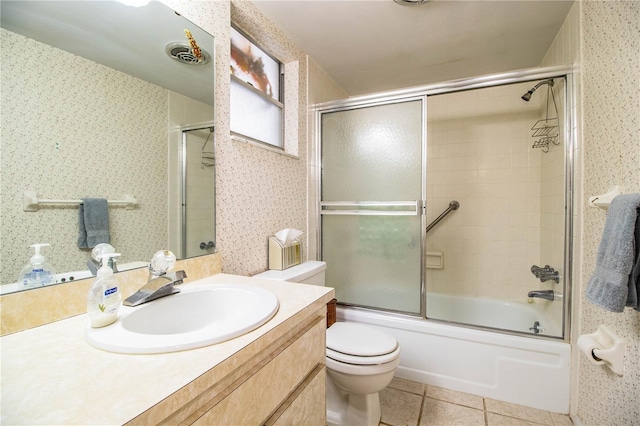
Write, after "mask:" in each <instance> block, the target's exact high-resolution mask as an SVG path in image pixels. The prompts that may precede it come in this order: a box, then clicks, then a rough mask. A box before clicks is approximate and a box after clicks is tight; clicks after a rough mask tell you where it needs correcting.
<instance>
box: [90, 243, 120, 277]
mask: <svg viewBox="0 0 640 426" xmlns="http://www.w3.org/2000/svg"><path fill="white" fill-rule="evenodd" d="M115 252H116V249H115V248H113V246H112V245H111V244H108V243H100V244H98V245H97V246H95V247H94V248H93V250H91V258H90V259H89V260H87V269H89V272H91V275H93V276H94V277H95V276H96V275H97V274H98V269H100V267H101V266H102V255H104V254H107V253H115ZM108 266H109V268H111V270H112V271H113V272H118V265H117V264H116V258H115V257H110V258H109V264H108Z"/></svg>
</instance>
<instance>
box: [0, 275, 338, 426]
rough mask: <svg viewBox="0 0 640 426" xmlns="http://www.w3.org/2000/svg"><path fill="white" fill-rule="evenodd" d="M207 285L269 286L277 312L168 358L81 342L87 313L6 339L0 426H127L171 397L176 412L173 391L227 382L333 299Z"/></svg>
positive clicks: (0, 342) (310, 290)
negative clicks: (299, 318) (210, 378)
mask: <svg viewBox="0 0 640 426" xmlns="http://www.w3.org/2000/svg"><path fill="white" fill-rule="evenodd" d="M204 280H207V281H208V282H211V283H216V284H223V283H226V284H246V285H256V286H258V287H262V288H265V289H267V290H270V291H272V292H273V293H274V294H275V295H276V296H277V297H278V301H279V303H280V307H279V309H278V312H277V313H276V315H275V316H274V317H273V318H272V319H271V320H270V321H268V322H267V323H266V324H264V325H262V326H261V327H259V328H257V329H256V330H254V331H252V332H250V333H247V334H245V335H243V336H240V337H237V338H235V339H232V340H229V341H227V342H222V343H219V344H215V345H211V346H207V347H204V348H199V349H192V350H187V351H182V352H174V353H166V354H155V355H127V354H118V353H111V352H106V351H103V350H100V349H96V348H94V347H93V346H90V345H89V344H88V343H86V342H85V340H84V332H85V328H86V326H87V324H88V321H89V317H88V316H87V315H86V314H83V315H78V316H75V317H72V318H68V319H65V320H62V321H58V322H54V323H51V324H47V325H44V326H40V327H37V328H33V329H30V330H26V331H22V332H19V333H15V334H11V335H8V336H4V337H2V338H1V339H0V348H1V351H2V375H1V377H0V388H1V395H2V400H1V403H2V405H1V418H0V423H2V424H7V425H9V424H11V425H17V424H65V425H69V424H124V423H127V422H128V421H131V420H132V419H134V418H135V417H136V416H138V415H140V414H142V413H143V412H145V411H146V410H148V409H149V408H151V407H154V406H156V405H157V404H159V403H160V402H161V401H163V400H166V399H171V398H174V399H176V400H175V401H171V404H167V406H172V407H173V410H175V409H177V408H179V407H180V406H181V405H182V404H184V403H185V401H181V400H179V399H180V398H185V396H184V394H185V392H181V393H180V394H178V393H176V392H178V391H179V390H181V389H183V388H185V387H186V386H188V385H189V384H190V383H192V382H193V381H194V380H196V379H197V378H198V377H200V376H202V375H203V374H205V373H207V374H209V375H211V374H214V376H216V377H220V378H221V377H223V376H224V375H226V374H228V373H229V372H230V371H233V370H234V368H236V367H237V366H238V365H240V364H241V363H242V362H244V361H245V360H248V359H249V358H250V357H251V356H253V355H255V353H257V352H259V351H260V350H261V349H262V348H264V347H265V346H266V345H268V344H270V343H271V342H273V341H275V339H277V337H278V336H280V335H281V333H279V331H280V330H281V329H282V331H283V332H284V331H286V329H289V328H291V327H292V326H293V325H292V323H293V322H295V320H294V319H293V318H292V317H294V316H296V315H298V314H303V313H304V312H303V311H305V310H309V311H310V312H311V311H316V310H317V309H321V308H322V307H323V306H324V305H326V304H327V303H328V302H329V301H330V300H331V299H332V298H333V289H331V288H326V287H318V286H311V285H304V284H293V283H287V282H278V281H269V280H264V279H260V278H248V277H242V276H235V275H228V274H218V275H214V276H212V277H208V278H205V279H204ZM198 282H199V281H194V282H193V283H198ZM188 285H190V284H185V286H188ZM150 303H153V302H150ZM308 308H311V309H308ZM305 312H306V311H305ZM288 320H291V321H288ZM271 331H273V332H271ZM187 393H188V392H187ZM193 396H195V395H193ZM165 402H166V401H165ZM167 414H169V413H167Z"/></svg>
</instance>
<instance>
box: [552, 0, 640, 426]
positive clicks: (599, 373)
mask: <svg viewBox="0 0 640 426" xmlns="http://www.w3.org/2000/svg"><path fill="white" fill-rule="evenodd" d="M639 23H640V3H639V2H637V1H635V2H606V1H590V2H579V3H576V4H575V5H574V7H573V9H572V10H571V12H570V14H569V15H568V17H567V19H566V21H565V23H564V25H563V27H562V29H561V30H560V32H559V33H558V35H557V37H556V40H555V41H554V44H553V45H552V47H551V48H550V49H549V51H548V53H547V56H546V57H545V59H544V61H543V63H542V65H553V64H560V63H574V64H575V65H576V71H577V74H576V75H577V76H578V85H577V87H576V89H577V92H578V93H577V98H578V100H579V102H580V101H581V103H579V104H578V105H577V109H578V111H577V115H578V117H582V122H581V123H578V125H577V126H576V128H575V129H574V131H575V132H576V133H577V135H578V138H577V140H578V146H577V147H576V149H575V151H574V156H575V160H576V163H575V166H576V171H575V175H576V185H575V186H576V203H575V207H576V209H575V219H576V222H577V226H576V227H575V235H574V239H575V240H574V285H573V298H574V309H573V314H572V318H573V332H572V341H573V342H575V341H576V339H577V337H578V335H579V334H583V333H591V332H593V331H595V329H596V328H597V327H598V325H600V324H605V325H608V326H609V327H610V328H611V329H612V330H614V331H615V332H616V333H618V335H620V336H621V337H623V338H624V339H625V340H626V343H627V350H626V354H625V360H624V369H625V372H624V376H622V377H618V376H616V375H615V374H613V373H612V372H611V371H610V370H608V369H607V368H604V367H601V366H598V365H594V364H592V363H591V362H589V361H588V360H587V359H586V357H584V356H583V355H582V354H581V353H580V352H579V351H575V353H574V357H573V362H572V365H573V366H574V368H573V373H572V374H573V378H572V394H573V395H572V414H573V415H577V417H578V419H579V420H580V421H581V422H582V424H584V425H587V426H588V425H618V424H636V423H637V422H638V419H639V418H640V406H639V405H638V400H640V385H639V384H638V383H639V382H640V362H639V360H638V356H637V355H638V353H639V352H640V313H638V312H636V311H634V310H631V309H629V308H627V309H625V311H624V312H623V313H621V314H615V313H610V312H607V311H604V310H602V309H600V308H598V307H596V306H595V305H592V304H591V303H589V302H587V301H586V300H585V299H584V296H583V294H584V291H585V288H586V285H587V282H588V280H589V278H590V276H591V274H592V273H593V271H594V269H595V258H596V253H597V249H598V245H599V243H600V238H601V236H602V230H603V228H604V223H605V220H606V212H605V211H604V210H601V209H597V208H591V207H587V206H586V201H587V199H588V197H589V196H591V195H596V194H601V193H603V192H606V190H607V189H608V187H609V186H610V185H614V184H619V185H623V186H624V187H625V192H639V191H640V140H639V137H638V134H639V131H640V123H639V117H640V103H639V102H638V98H637V97H635V96H630V94H634V93H635V92H636V91H637V88H638V87H640V76H639V74H638V69H640V55H638V52H639V51H640V27H639ZM580 82H581V84H580Z"/></svg>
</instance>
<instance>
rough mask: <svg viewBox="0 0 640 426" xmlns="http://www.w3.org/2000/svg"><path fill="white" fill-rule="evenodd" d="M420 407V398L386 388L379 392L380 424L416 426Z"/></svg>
mask: <svg viewBox="0 0 640 426" xmlns="http://www.w3.org/2000/svg"><path fill="white" fill-rule="evenodd" d="M421 405H422V396H419V395H415V394H413V393H409V392H404V391H401V390H398V389H392V388H386V389H384V390H383V391H382V392H380V408H381V410H382V419H381V422H382V423H384V424H387V425H392V426H416V425H417V424H418V416H419V415H420V407H421Z"/></svg>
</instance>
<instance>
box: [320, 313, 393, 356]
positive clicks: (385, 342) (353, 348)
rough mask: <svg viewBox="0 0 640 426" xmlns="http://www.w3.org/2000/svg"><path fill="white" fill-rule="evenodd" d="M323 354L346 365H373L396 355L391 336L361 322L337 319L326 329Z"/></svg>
mask: <svg viewBox="0 0 640 426" xmlns="http://www.w3.org/2000/svg"><path fill="white" fill-rule="evenodd" d="M326 337H327V352H326V353H327V357H329V358H331V359H333V360H335V361H338V362H344V363H347V364H354V365H374V364H384V363H388V362H391V361H393V360H395V359H397V358H398V356H399V354H400V350H399V347H398V342H397V341H396V339H394V338H393V337H392V336H390V335H388V334H386V333H383V332H381V331H378V330H377V329H375V328H373V327H369V326H367V325H364V324H357V323H346V322H337V323H335V324H333V325H332V326H331V327H329V329H327V336H326Z"/></svg>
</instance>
